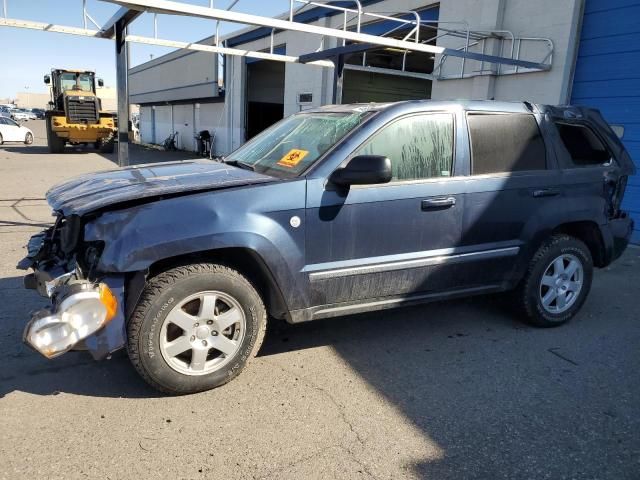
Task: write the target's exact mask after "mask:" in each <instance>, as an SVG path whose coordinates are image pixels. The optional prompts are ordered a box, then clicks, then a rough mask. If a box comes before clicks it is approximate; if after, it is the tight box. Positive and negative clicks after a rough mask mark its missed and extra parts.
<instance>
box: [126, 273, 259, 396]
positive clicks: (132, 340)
mask: <svg viewBox="0 0 640 480" xmlns="http://www.w3.org/2000/svg"><path fill="white" fill-rule="evenodd" d="M202 274H218V275H225V276H228V277H232V278H234V279H236V280H240V282H242V283H246V285H247V286H248V287H249V288H251V289H252V290H253V293H254V294H255V296H256V297H257V301H258V302H259V305H260V307H261V315H263V321H262V322H260V330H259V331H258V334H257V337H256V341H255V344H254V346H253V349H252V350H251V354H250V355H249V358H248V359H247V363H249V362H250V361H251V359H252V358H254V357H255V356H256V354H257V353H258V350H259V349H260V346H261V345H262V341H263V340H264V336H265V333H266V324H267V322H266V313H265V312H266V310H265V308H264V303H263V301H262V299H261V298H260V295H259V294H258V293H257V291H256V289H255V287H254V286H253V285H252V284H251V283H250V282H249V280H247V278H246V277H244V276H243V275H242V274H240V273H239V272H238V271H236V270H234V269H232V268H229V267H227V266H225V265H219V264H212V263H197V264H188V265H182V266H179V267H175V268H172V269H171V270H166V271H164V272H162V273H160V274H158V275H156V276H154V277H151V278H149V279H148V280H147V283H146V285H145V287H144V289H143V291H142V293H141V295H140V299H139V300H138V303H137V304H136V306H135V308H134V310H133V313H132V314H131V318H130V320H129V322H128V325H127V334H128V335H127V337H128V341H127V353H128V355H129V359H130V361H131V363H132V364H133V366H134V368H135V369H136V371H137V372H138V373H139V374H140V376H141V377H142V378H143V379H144V380H145V381H146V382H147V383H149V384H150V385H151V386H153V387H154V388H156V389H157V390H159V391H161V392H164V393H167V394H170V395H180V394H185V393H193V391H191V390H189V391H182V390H179V389H173V388H168V387H166V386H165V385H163V384H161V383H160V382H158V381H157V380H156V379H155V378H153V377H152V376H151V375H150V374H149V373H148V372H147V370H146V369H145V368H144V366H143V365H142V360H141V354H140V332H141V331H142V328H141V327H142V323H143V322H144V320H145V318H146V315H147V312H148V311H149V310H150V309H151V308H153V301H154V299H155V298H157V296H159V295H160V294H161V293H162V291H164V290H166V289H167V288H169V287H171V286H172V285H173V284H175V283H176V282H178V281H179V280H181V279H184V278H187V277H191V276H193V275H202ZM241 370H242V369H241ZM241 370H239V371H236V372H235V373H234V374H233V375H231V376H228V377H227V378H226V380H225V381H224V382H222V383H220V384H219V385H218V386H221V385H224V384H225V383H228V382H229V381H231V380H232V379H234V378H235V377H236V376H237V375H238V374H239V373H240V371H241Z"/></svg>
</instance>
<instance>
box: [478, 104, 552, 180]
mask: <svg viewBox="0 0 640 480" xmlns="http://www.w3.org/2000/svg"><path fill="white" fill-rule="evenodd" d="M467 122H468V125H469V137H470V141H471V174H472V175H483V174H491V173H510V172H521V171H528V170H545V169H546V168H547V159H546V149H545V145H544V140H543V139H542V135H541V133H540V129H539V128H538V122H536V119H535V117H534V116H533V115H530V114H519V113H504V114H502V113H498V114H496V113H489V114H485V113H469V114H468V115H467Z"/></svg>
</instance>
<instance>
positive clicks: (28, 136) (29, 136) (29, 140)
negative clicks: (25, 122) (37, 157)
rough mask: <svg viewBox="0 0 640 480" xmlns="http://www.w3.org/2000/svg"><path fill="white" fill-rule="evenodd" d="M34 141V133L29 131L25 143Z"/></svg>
mask: <svg viewBox="0 0 640 480" xmlns="http://www.w3.org/2000/svg"><path fill="white" fill-rule="evenodd" d="M32 143H33V134H32V133H31V132H27V134H26V135H25V136H24V144H25V145H31V144H32Z"/></svg>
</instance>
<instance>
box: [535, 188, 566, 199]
mask: <svg viewBox="0 0 640 480" xmlns="http://www.w3.org/2000/svg"><path fill="white" fill-rule="evenodd" d="M558 195H560V190H558V189H557V188H541V189H540V190H534V191H533V192H531V196H533V197H534V198H541V197H557V196H558Z"/></svg>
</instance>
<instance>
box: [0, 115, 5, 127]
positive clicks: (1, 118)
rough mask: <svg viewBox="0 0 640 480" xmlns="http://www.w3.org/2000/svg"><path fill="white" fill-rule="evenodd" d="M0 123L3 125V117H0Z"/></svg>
mask: <svg viewBox="0 0 640 480" xmlns="http://www.w3.org/2000/svg"><path fill="white" fill-rule="evenodd" d="M0 125H5V121H4V117H0Z"/></svg>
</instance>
